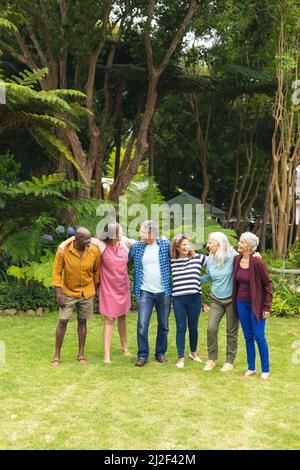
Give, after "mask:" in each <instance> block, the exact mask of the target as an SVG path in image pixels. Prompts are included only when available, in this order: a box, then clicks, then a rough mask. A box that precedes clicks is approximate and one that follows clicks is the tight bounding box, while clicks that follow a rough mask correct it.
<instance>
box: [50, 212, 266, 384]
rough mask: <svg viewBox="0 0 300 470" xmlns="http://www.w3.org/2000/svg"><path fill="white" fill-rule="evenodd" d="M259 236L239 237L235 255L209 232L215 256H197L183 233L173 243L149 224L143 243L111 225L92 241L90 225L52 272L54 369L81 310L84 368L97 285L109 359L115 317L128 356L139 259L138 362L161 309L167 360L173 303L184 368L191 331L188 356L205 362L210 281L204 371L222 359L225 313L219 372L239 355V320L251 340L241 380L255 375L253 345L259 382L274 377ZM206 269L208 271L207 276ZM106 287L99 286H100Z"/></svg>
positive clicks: (159, 344)
mask: <svg viewBox="0 0 300 470" xmlns="http://www.w3.org/2000/svg"><path fill="white" fill-rule="evenodd" d="M258 242H259V240H258V238H257V237H256V236H255V235H254V234H252V233H251V232H246V233H244V234H242V235H241V237H240V239H239V242H238V251H235V250H234V249H233V248H232V246H231V245H230V243H229V240H228V238H227V237H226V235H224V234H223V233H222V232H214V233H211V234H210V235H209V238H208V241H207V247H208V249H209V255H208V256H206V255H203V254H199V253H196V252H195V251H194V250H193V249H192V246H191V243H190V241H189V238H188V236H187V235H185V234H180V235H177V236H176V237H175V238H174V239H173V240H172V242H170V241H169V240H167V239H166V238H165V237H159V226H158V224H157V223H156V222H155V221H153V220H149V221H145V222H143V223H142V225H141V228H140V241H136V240H134V239H129V238H127V237H125V236H124V235H123V232H122V227H121V226H120V225H119V224H108V225H107V226H106V227H105V228H104V233H103V235H102V236H100V237H99V238H92V237H91V234H90V232H89V231H88V230H87V229H85V228H80V229H78V230H77V231H76V233H75V237H71V238H69V239H68V240H66V241H65V242H63V243H62V244H61V245H60V246H59V247H58V250H57V253H56V258H55V263H54V268H53V286H54V288H55V290H56V294H57V303H58V305H59V311H60V313H59V322H58V325H57V329H56V350H55V356H54V359H53V360H52V365H53V366H58V365H59V364H60V355H61V347H62V343H63V338H64V335H65V332H66V328H67V323H68V320H69V319H70V317H71V314H72V310H73V308H74V307H76V309H77V320H78V343H79V351H78V356H77V359H78V361H79V362H80V363H81V364H84V365H86V364H87V359H86V357H85V356H84V345H85V338H86V331H87V327H86V320H87V319H89V318H91V317H92V313H93V298H94V296H95V294H96V292H97V290H98V287H99V312H100V313H101V314H102V315H103V317H104V327H103V355H104V356H103V360H104V362H106V363H110V362H111V358H110V349H111V341H112V334H113V327H114V321H115V319H117V323H118V331H119V335H120V342H121V351H122V353H123V354H124V355H126V356H130V353H129V350H128V345H127V334H126V314H127V313H128V312H129V311H130V307H131V303H130V283H129V275H128V262H130V261H133V262H134V282H133V292H134V294H135V297H136V300H137V303H138V321H137V343H138V352H137V360H136V362H135V365H136V366H137V367H142V366H144V365H145V364H146V363H147V361H148V358H149V341H148V329H149V324H150V319H151V315H152V313H153V309H154V307H155V309H156V312H157V334H156V344H155V359H156V361H158V362H159V363H165V362H166V356H165V355H166V351H167V339H168V331H169V326H168V325H169V315H170V310H171V304H172V305H173V310H174V315H175V321H176V346H177V351H178V361H177V363H176V366H177V367H178V368H179V369H182V368H184V365H185V338H186V331H187V329H188V331H189V346H190V352H189V355H188V356H189V358H190V359H191V360H193V361H196V362H198V363H201V362H203V361H202V360H201V359H200V357H199V355H198V353H197V343H198V322H199V316H200V312H201V308H202V296H201V294H202V292H201V284H203V283H205V282H208V281H211V282H212V287H211V307H210V310H209V315H208V326H207V349H208V361H207V362H206V363H205V364H204V370H205V371H206V372H207V371H211V370H213V369H214V368H215V366H216V360H217V357H218V330H219V325H220V322H221V320H222V318H223V316H224V315H226V326H227V347H226V361H225V363H224V364H223V366H222V368H221V371H222V372H228V371H230V370H232V368H233V364H234V360H235V357H236V353H237V343H238V329H239V323H241V326H242V330H243V333H244V337H245V342H246V351H247V361H248V369H247V371H246V372H245V373H244V374H242V377H250V376H252V375H254V374H255V373H256V366H255V342H256V343H257V345H258V350H259V354H260V359H261V367H262V373H261V375H260V377H259V378H260V379H262V380H265V379H267V378H268V377H269V353H268V345H267V342H266V337H265V325H266V318H267V317H268V315H269V313H270V308H271V303H272V282H271V280H270V278H269V275H268V272H267V269H266V266H265V264H264V262H263V261H262V259H261V256H260V254H259V253H256V248H257V246H258ZM203 266H204V267H205V269H206V274H204V275H201V274H202V273H201V271H202V268H203ZM99 283H100V285H99Z"/></svg>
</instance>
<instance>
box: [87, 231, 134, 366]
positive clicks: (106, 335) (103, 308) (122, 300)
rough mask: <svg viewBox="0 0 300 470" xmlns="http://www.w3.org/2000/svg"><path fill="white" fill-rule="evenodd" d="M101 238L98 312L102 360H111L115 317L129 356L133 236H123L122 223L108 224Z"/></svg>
mask: <svg viewBox="0 0 300 470" xmlns="http://www.w3.org/2000/svg"><path fill="white" fill-rule="evenodd" d="M100 238H101V239H102V244H101V240H100V244H99V245H98V246H99V249H100V252H101V266H100V288H99V312H100V313H101V314H102V315H103V316H104V327H103V360H104V362H106V363H110V362H111V360H110V348H111V341H112V334H113V327H114V322H115V319H116V318H117V319H118V331H119V336H120V341H121V350H122V352H123V354H124V355H125V356H130V353H129V351H128V346H127V334H126V318H125V315H126V313H128V312H129V311H130V307H131V302H130V284H129V275H128V270H127V264H128V252H129V250H130V247H131V246H132V244H133V243H134V240H130V239H128V238H126V237H124V236H123V233H122V227H121V226H120V225H119V224H107V225H106V226H105V227H104V235H102V236H101V237H100ZM92 242H93V240H92ZM104 248H105V249H104Z"/></svg>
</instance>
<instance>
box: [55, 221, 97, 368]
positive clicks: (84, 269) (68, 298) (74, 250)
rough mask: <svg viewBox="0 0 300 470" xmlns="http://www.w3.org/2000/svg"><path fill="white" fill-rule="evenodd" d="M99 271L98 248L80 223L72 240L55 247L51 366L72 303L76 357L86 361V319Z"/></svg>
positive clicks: (57, 354)
mask: <svg viewBox="0 0 300 470" xmlns="http://www.w3.org/2000/svg"><path fill="white" fill-rule="evenodd" d="M99 273H100V254H99V250H98V248H97V247H96V246H94V245H91V233H90V232H89V231H88V230H87V229H86V228H83V227H81V228H79V229H77V230H76V233H75V240H74V241H73V242H71V243H70V244H69V245H67V246H66V247H65V249H64V250H63V251H61V250H57V253H56V257H55V262H54V267H53V287H54V289H55V291H56V300H57V303H58V305H59V321H58V325H57V328H56V341H55V356H54V359H53V360H52V362H51V364H52V366H53V367H57V366H59V364H60V353H61V347H62V343H63V340H64V336H65V333H66V329H67V325H68V321H69V319H70V318H71V315H72V312H73V308H74V307H76V310H77V322H78V328H77V332H78V345H79V351H78V355H77V359H78V361H79V362H80V364H83V365H86V364H87V359H86V358H85V357H84V346H85V339H86V332H87V326H86V320H88V319H91V318H92V316H93V300H94V295H95V293H96V291H97V287H98V284H99Z"/></svg>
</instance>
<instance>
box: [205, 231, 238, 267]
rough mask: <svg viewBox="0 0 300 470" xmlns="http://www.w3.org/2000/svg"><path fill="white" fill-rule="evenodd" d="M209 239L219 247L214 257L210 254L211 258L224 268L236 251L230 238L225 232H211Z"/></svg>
mask: <svg viewBox="0 0 300 470" xmlns="http://www.w3.org/2000/svg"><path fill="white" fill-rule="evenodd" d="M208 239H209V240H211V241H212V242H214V243H216V244H217V245H219V248H218V250H217V252H216V253H215V254H214V255H213V254H212V253H210V255H209V256H210V257H211V258H212V259H214V261H216V262H217V264H219V265H220V266H224V263H225V261H226V260H227V259H228V258H229V256H230V255H231V254H232V253H234V251H235V250H234V249H233V248H232V246H231V245H230V242H229V240H228V238H227V237H226V235H225V234H224V233H223V232H211V233H210V234H209V235H208Z"/></svg>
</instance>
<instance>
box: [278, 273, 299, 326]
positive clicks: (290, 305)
mask: <svg viewBox="0 0 300 470" xmlns="http://www.w3.org/2000/svg"><path fill="white" fill-rule="evenodd" d="M271 279H272V282H273V302H272V308H271V315H273V316H282V317H283V316H285V317H287V316H289V317H291V316H294V315H299V314H300V293H299V292H297V291H296V290H295V289H293V288H292V286H291V285H290V284H288V280H287V279H282V278H281V277H278V276H275V275H271Z"/></svg>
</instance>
